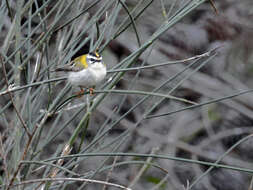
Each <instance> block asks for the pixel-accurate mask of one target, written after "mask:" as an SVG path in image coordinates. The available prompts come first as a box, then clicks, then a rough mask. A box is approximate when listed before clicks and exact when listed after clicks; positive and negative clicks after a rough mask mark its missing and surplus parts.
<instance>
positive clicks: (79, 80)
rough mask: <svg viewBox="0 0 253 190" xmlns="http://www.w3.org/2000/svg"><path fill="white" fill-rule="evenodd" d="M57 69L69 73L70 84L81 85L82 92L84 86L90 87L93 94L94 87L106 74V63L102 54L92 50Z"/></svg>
mask: <svg viewBox="0 0 253 190" xmlns="http://www.w3.org/2000/svg"><path fill="white" fill-rule="evenodd" d="M55 71H64V72H66V73H68V81H69V82H70V84H72V85H73V86H79V87H80V88H81V93H83V92H84V90H83V88H89V90H90V94H92V93H93V87H94V86H96V85H97V84H99V83H100V82H101V81H102V80H103V79H104V78H105V76H106V65H105V64H104V62H103V60H102V56H101V55H99V54H98V53H97V52H90V53H88V54H84V55H81V56H79V57H77V58H75V59H74V60H73V61H72V62H71V63H70V64H67V65H65V66H63V67H61V68H57V69H56V70H55Z"/></svg>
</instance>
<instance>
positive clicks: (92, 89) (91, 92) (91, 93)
mask: <svg viewBox="0 0 253 190" xmlns="http://www.w3.org/2000/svg"><path fill="white" fill-rule="evenodd" d="M89 92H90V96H92V95H93V94H94V88H89Z"/></svg>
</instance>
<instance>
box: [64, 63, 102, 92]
mask: <svg viewBox="0 0 253 190" xmlns="http://www.w3.org/2000/svg"><path fill="white" fill-rule="evenodd" d="M105 76H106V67H105V65H103V64H101V63H94V64H93V65H90V66H89V67H88V68H87V69H84V70H82V71H79V72H71V73H70V74H69V76H68V81H69V82H70V83H71V84H72V85H75V86H81V87H84V88H88V87H92V86H95V85H97V84H98V83H100V82H101V81H102V80H103V79H104V78H105Z"/></svg>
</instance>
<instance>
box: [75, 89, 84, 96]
mask: <svg viewBox="0 0 253 190" xmlns="http://www.w3.org/2000/svg"><path fill="white" fill-rule="evenodd" d="M83 94H84V89H83V88H82V87H80V91H79V92H77V97H78V98H81V97H82V96H83Z"/></svg>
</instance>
